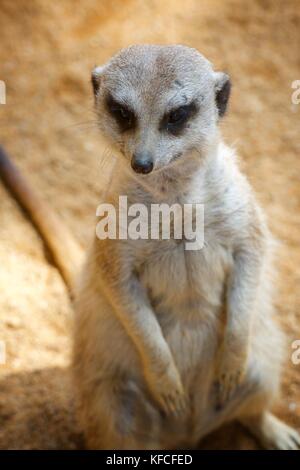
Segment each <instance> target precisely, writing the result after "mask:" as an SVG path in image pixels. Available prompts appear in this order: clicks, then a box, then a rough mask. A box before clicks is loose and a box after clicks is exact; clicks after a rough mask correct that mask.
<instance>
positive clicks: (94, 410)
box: [74, 46, 299, 449]
mask: <svg viewBox="0 0 300 470" xmlns="http://www.w3.org/2000/svg"><path fill="white" fill-rule="evenodd" d="M224 79H226V76H225V75H224V74H220V73H216V72H214V71H213V69H212V66H211V65H210V63H209V62H208V61H207V60H206V59H204V58H203V56H201V55H200V54H199V53H198V52H197V51H195V50H193V49H189V48H187V47H183V46H133V47H130V48H127V49H125V50H122V51H121V52H120V53H119V54H118V55H117V56H115V57H114V58H113V59H112V60H111V61H110V62H109V63H108V64H107V65H105V66H103V67H101V68H97V69H96V70H95V72H94V80H98V83H99V90H98V91H97V95H96V100H95V102H96V112H97V114H98V117H99V127H100V129H101V131H102V134H103V135H104V137H105V138H106V140H107V142H108V143H109V145H110V147H111V149H112V152H113V153H114V154H115V155H116V156H117V157H118V158H119V159H120V164H118V165H116V166H115V169H114V174H113V178H112V181H111V184H110V187H109V189H108V191H107V195H106V200H105V201H101V202H110V203H114V204H115V205H117V203H118V196H119V195H127V196H128V203H129V204H132V203H135V202H143V203H144V204H146V205H147V206H150V204H151V203H153V202H159V203H161V202H167V203H168V204H172V203H175V202H177V203H180V204H184V203H186V202H189V203H191V202H194V203H202V204H204V207H205V232H204V234H205V246H204V248H203V249H201V250H198V251H187V250H185V249H184V243H183V242H181V241H178V240H173V239H171V240H136V241H134V240H108V239H107V240H99V239H97V238H96V237H95V240H94V243H93V246H92V248H91V250H90V253H89V256H88V259H87V262H86V265H85V268H84V270H83V273H82V276H81V278H80V282H79V285H78V290H77V295H76V303H75V305H76V315H75V333H74V376H75V384H76V390H77V392H78V401H79V415H80V418H81V422H82V425H83V428H84V430H85V433H86V438H87V445H88V447H90V448H100V449H144V448H157V449H163V448H168V449H170V448H183V447H188V448H191V447H193V446H196V445H197V443H198V442H199V440H200V439H201V438H202V437H203V436H204V435H206V434H207V433H208V432H210V431H212V430H213V429H216V428H217V427H219V426H221V425H222V424H223V423H225V422H228V421H230V420H232V419H239V420H240V421H241V422H243V424H245V425H246V426H248V427H249V428H250V429H251V430H252V432H253V433H255V434H256V435H257V436H258V437H259V439H260V440H261V442H262V443H263V445H264V446H266V447H272V446H275V447H279V448H280V447H281V448H296V447H297V442H298V444H299V436H298V435H297V433H295V431H294V430H292V429H291V428H289V427H288V426H286V425H284V424H283V423H281V422H280V421H279V420H277V419H275V418H274V417H273V416H272V415H271V414H270V412H269V409H270V407H271V405H272V403H273V400H274V399H275V398H276V397H277V395H278V389H279V382H280V370H281V363H282V358H283V354H284V337H283V334H282V332H281V331H280V330H279V328H278V326H277V325H276V324H275V322H274V320H273V306H272V292H271V284H272V282H271V270H272V267H271V251H272V250H271V247H272V239H271V236H270V234H269V232H268V229H267V226H266V223H265V220H264V215H263V213H262V210H261V209H260V207H259V206H258V204H257V202H256V199H255V197H254V194H253V191H252V189H251V187H250V186H249V184H248V182H247V180H246V178H245V177H244V176H243V175H242V174H241V173H240V170H239V168H238V164H237V160H236V157H235V155H234V152H233V151H232V150H230V149H229V148H228V147H226V146H225V145H224V144H223V143H222V140H221V137H220V134H219V131H218V120H219V119H218V110H217V107H216V103H215V93H216V90H217V89H218V87H220V86H221V85H220V84H221V83H222V82H223V81H224ZM108 90H109V91H110V92H111V93H113V94H114V96H117V97H118V100H119V101H123V102H124V103H127V104H130V106H131V107H134V109H135V111H136V113H137V115H138V117H139V126H138V128H137V129H136V130H135V131H132V132H127V133H126V132H125V133H123V134H121V133H120V132H119V130H118V127H117V125H116V123H115V122H114V120H113V119H112V117H111V116H109V114H108V112H107V110H106V109H105V106H104V97H105V93H107V91H108ZM192 98H197V100H198V102H199V103H200V110H199V113H198V115H197V116H196V117H195V118H193V119H192V120H191V123H190V126H189V128H188V129H187V130H186V131H185V132H184V133H183V135H182V136H180V137H170V136H168V135H166V134H164V133H162V132H160V131H159V130H158V119H159V116H161V115H162V113H163V112H165V110H166V109H168V107H170V106H171V105H172V106H173V107H174V105H176V106H178V105H180V104H182V103H185V102H187V101H189V100H190V99H192ZM144 149H147V151H149V152H151V154H152V155H153V156H154V161H155V165H154V171H153V172H152V173H150V174H149V175H147V176H144V175H133V172H132V170H131V169H130V165H129V160H130V158H131V156H132V154H133V153H134V152H136V151H141V150H144ZM179 153H180V154H182V155H181V157H180V158H176V159H175V158H174V156H175V155H177V154H179Z"/></svg>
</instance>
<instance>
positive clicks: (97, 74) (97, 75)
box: [91, 66, 104, 97]
mask: <svg viewBox="0 0 300 470" xmlns="http://www.w3.org/2000/svg"><path fill="white" fill-rule="evenodd" d="M103 70H104V66H99V67H95V68H94V70H93V71H92V76H91V81H92V85H93V90H94V95H95V97H96V96H97V93H98V91H99V88H100V82H101V75H102V72H103Z"/></svg>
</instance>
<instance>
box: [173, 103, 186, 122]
mask: <svg viewBox="0 0 300 470" xmlns="http://www.w3.org/2000/svg"><path fill="white" fill-rule="evenodd" d="M187 115H188V110H187V109H186V107H185V106H182V107H181V108H178V109H175V110H174V111H172V112H171V113H170V114H169V119H168V124H179V123H181V122H183V121H185V120H186V118H187Z"/></svg>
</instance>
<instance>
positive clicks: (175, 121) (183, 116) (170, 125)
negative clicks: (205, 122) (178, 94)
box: [159, 101, 198, 136]
mask: <svg viewBox="0 0 300 470" xmlns="http://www.w3.org/2000/svg"><path fill="white" fill-rule="evenodd" d="M197 111H198V106H197V104H196V103H195V102H194V101H193V102H192V103H190V104H187V105H183V106H180V107H178V108H175V109H172V110H171V111H169V112H168V113H167V114H165V115H164V117H163V118H162V120H161V122H160V126H159V130H161V131H167V132H170V133H171V134H173V135H175V136H178V135H180V134H181V133H182V131H183V130H184V129H185V127H186V124H187V122H188V121H189V120H190V119H191V118H192V117H193V116H194V115H195V114H196V113H197Z"/></svg>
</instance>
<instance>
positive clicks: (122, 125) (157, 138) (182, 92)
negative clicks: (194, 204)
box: [92, 45, 230, 174]
mask: <svg viewBox="0 0 300 470" xmlns="http://www.w3.org/2000/svg"><path fill="white" fill-rule="evenodd" d="M92 84H93V90H94V95H95V107H96V113H97V115H98V123H99V127H100V130H101V131H102V133H103V134H104V136H105V137H106V138H107V139H108V141H109V144H110V145H111V147H112V149H114V150H117V152H118V153H119V154H121V156H123V157H124V158H125V159H126V160H127V162H128V164H129V165H131V167H132V169H133V170H134V171H135V172H137V173H142V174H148V173H152V172H155V171H156V170H161V169H164V168H167V167H168V165H169V164H170V163H172V162H175V161H176V163H177V162H180V161H181V162H185V161H186V160H187V159H188V158H195V154H196V157H198V158H201V157H203V156H205V155H206V153H207V151H208V150H207V149H209V148H211V146H212V145H214V144H215V143H217V141H218V125H217V124H218V120H219V118H220V117H222V116H223V115H224V113H225V111H226V107H227V102H228V98H229V93H230V81H229V77H228V76H227V75H226V74H224V73H222V72H215V71H214V70H213V68H212V66H211V64H210V62H209V61H208V60H207V59H205V58H204V57H203V56H202V55H201V54H200V53H199V52H198V51H196V50H195V49H191V48H189V47H185V46H176V45H175V46H153V45H143V46H131V47H128V48H126V49H123V50H121V51H120V52H119V53H118V54H117V55H116V56H114V57H113V58H112V59H111V60H110V61H109V62H108V63H107V64H106V65H104V66H101V67H96V68H95V69H94V71H93V73H92ZM195 150H196V152H195ZM192 151H193V152H192ZM192 154H193V157H191V155H192Z"/></svg>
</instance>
